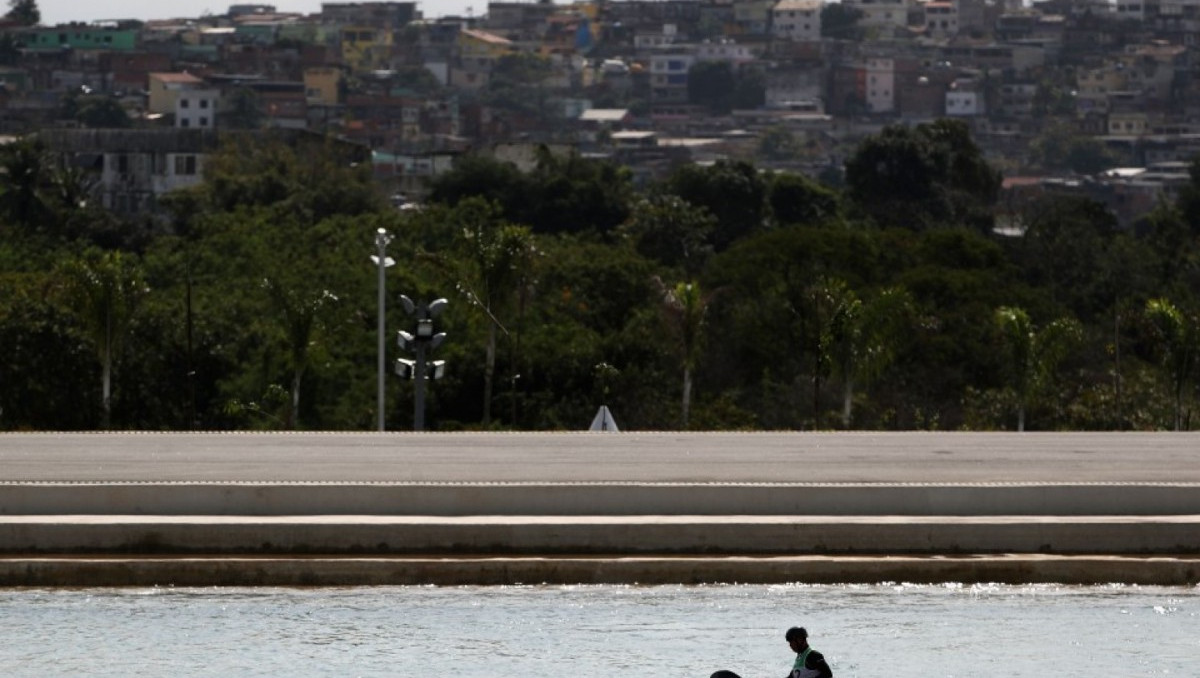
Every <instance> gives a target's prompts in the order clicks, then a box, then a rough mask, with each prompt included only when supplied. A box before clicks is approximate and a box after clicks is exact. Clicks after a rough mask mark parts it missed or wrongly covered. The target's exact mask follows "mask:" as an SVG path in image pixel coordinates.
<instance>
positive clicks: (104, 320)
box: [56, 250, 148, 428]
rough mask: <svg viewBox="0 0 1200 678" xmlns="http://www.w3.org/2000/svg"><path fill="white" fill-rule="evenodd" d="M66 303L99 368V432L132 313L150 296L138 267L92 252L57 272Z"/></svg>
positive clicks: (130, 260) (118, 256)
mask: <svg viewBox="0 0 1200 678" xmlns="http://www.w3.org/2000/svg"><path fill="white" fill-rule="evenodd" d="M56 277H58V278H59V279H60V280H61V281H62V292H63V294H64V297H65V300H66V303H67V304H68V305H69V307H70V308H71V309H72V310H73V311H74V312H75V315H76V316H77V317H78V319H79V322H80V323H81V324H82V326H83V329H84V332H85V334H86V336H87V337H88V339H90V340H91V343H92V346H93V348H94V350H95V351H96V358H97V360H98V361H99V362H100V373H101V382H102V383H101V408H102V412H103V415H102V420H101V426H102V427H104V428H108V427H109V424H110V419H111V412H112V401H111V395H112V373H113V369H114V367H115V364H116V362H117V360H118V358H119V356H120V354H121V346H122V343H123V340H124V338H125V333H126V330H127V329H128V327H129V323H130V320H131V318H132V316H133V312H134V309H135V308H136V306H137V303H138V301H139V300H140V298H141V297H142V296H143V295H145V294H146V292H148V289H147V288H146V284H145V281H144V279H143V275H142V271H141V268H140V265H139V264H138V262H137V261H136V260H135V258H134V257H132V256H130V255H126V254H123V253H121V252H100V251H99V250H89V251H87V252H85V253H84V254H83V255H82V256H80V257H78V258H76V259H71V260H68V261H66V262H64V263H63V264H62V265H61V266H60V267H59V268H58V272H57V276H56Z"/></svg>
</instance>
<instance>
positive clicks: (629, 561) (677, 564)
mask: <svg viewBox="0 0 1200 678" xmlns="http://www.w3.org/2000/svg"><path fill="white" fill-rule="evenodd" d="M1198 581H1200V560H1197V559H1191V558H1173V557H1154V558H1128V557H1111V556H1041V555H1022V556H970V557H944V556H933V557H915V556H889V557H875V558H868V557H828V556H804V557H794V556H793V557H771V558H753V557H744V556H729V557H719V558H714V557H670V558H663V557H616V558H613V557H608V558H587V557H583V558H579V557H574V558H546V557H515V558H514V557H486V558H434V557H427V558H413V557H340V558H315V557H314V558H280V557H276V558H269V557H221V558H194V557H193V558H163V557H139V558H122V557H106V558H82V557H55V558H21V559H10V558H3V557H0V586H388V585H440V586H462V585H485V586H486V585H518V584H527V585H528V584H643V585H652V584H709V583H741V584H775V583H792V582H807V583H813V584H843V583H887V582H896V583H899V582H909V583H936V582H965V583H971V582H984V583H999V584H1030V583H1059V584H1062V583H1066V584H1108V583H1117V582H1119V583H1124V584H1137V585H1145V586H1150V585H1159V586H1186V585H1194V584H1196V583H1197V582H1198Z"/></svg>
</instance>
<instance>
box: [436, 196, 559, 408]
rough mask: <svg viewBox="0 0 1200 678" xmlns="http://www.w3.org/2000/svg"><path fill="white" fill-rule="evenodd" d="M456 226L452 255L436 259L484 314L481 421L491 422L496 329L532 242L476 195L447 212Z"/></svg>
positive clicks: (523, 273)
mask: <svg viewBox="0 0 1200 678" xmlns="http://www.w3.org/2000/svg"><path fill="white" fill-rule="evenodd" d="M450 219H451V222H452V223H453V224H454V225H455V226H456V227H457V236H456V238H455V242H454V245H453V249H454V257H453V259H445V258H441V259H440V262H441V263H442V265H443V267H444V268H445V269H446V270H447V271H448V273H449V274H450V275H451V276H452V277H453V282H454V284H455V286H456V287H457V289H458V290H459V292H460V293H461V294H462V295H463V296H465V297H466V299H467V301H468V302H469V303H470V305H471V307H472V308H475V309H477V310H479V311H480V312H482V313H483V315H484V316H486V321H485V322H486V323H487V328H488V329H487V347H486V355H485V362H484V375H483V421H482V423H483V424H484V425H485V426H486V425H489V424H491V421H492V394H493V392H494V383H495V374H496V347H497V342H498V340H499V333H500V332H505V333H506V334H507V333H508V330H507V329H506V328H505V327H504V325H502V324H501V321H500V316H501V315H504V312H505V311H506V310H507V309H508V308H510V307H511V305H512V303H513V302H514V301H515V300H516V297H517V294H518V293H519V292H520V291H521V290H522V288H523V287H525V286H526V285H528V284H529V281H530V279H531V278H532V275H531V274H532V271H531V268H532V265H533V258H534V254H535V253H536V251H537V250H536V246H535V242H534V237H533V233H532V232H531V231H530V229H529V228H528V227H527V226H519V225H516V224H512V223H509V222H506V221H504V220H503V219H502V218H501V217H500V212H499V208H498V207H497V206H496V205H494V204H492V203H488V202H486V201H484V200H482V199H479V198H470V199H468V200H465V201H463V202H462V203H459V204H458V205H457V206H456V207H455V208H454V210H452V211H451V213H450Z"/></svg>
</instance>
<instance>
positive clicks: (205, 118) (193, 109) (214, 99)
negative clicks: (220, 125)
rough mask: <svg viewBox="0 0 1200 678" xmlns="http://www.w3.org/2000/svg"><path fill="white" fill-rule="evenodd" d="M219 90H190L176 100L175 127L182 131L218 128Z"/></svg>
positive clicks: (184, 91) (182, 93) (183, 92)
mask: <svg viewBox="0 0 1200 678" xmlns="http://www.w3.org/2000/svg"><path fill="white" fill-rule="evenodd" d="M220 99H221V92H220V90H217V89H188V90H183V91H181V92H179V96H178V98H176V99H175V126H176V127H179V128H181V129H213V128H215V127H216V126H217V103H218V102H219V101H220Z"/></svg>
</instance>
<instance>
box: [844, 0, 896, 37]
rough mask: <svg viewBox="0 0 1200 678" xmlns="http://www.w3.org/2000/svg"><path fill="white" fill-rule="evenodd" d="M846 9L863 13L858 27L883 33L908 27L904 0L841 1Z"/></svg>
mask: <svg viewBox="0 0 1200 678" xmlns="http://www.w3.org/2000/svg"><path fill="white" fill-rule="evenodd" d="M843 2H844V4H845V5H846V6H847V7H853V8H855V9H857V10H859V11H861V12H862V13H863V15H862V18H861V19H859V20H858V25H859V26H862V27H863V28H868V29H871V28H874V29H879V30H880V31H881V32H883V33H888V34H890V33H891V32H893V31H895V30H897V29H901V28H904V27H906V26H907V25H908V2H907V1H906V0H843Z"/></svg>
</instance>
